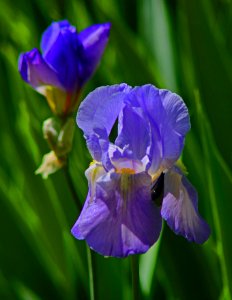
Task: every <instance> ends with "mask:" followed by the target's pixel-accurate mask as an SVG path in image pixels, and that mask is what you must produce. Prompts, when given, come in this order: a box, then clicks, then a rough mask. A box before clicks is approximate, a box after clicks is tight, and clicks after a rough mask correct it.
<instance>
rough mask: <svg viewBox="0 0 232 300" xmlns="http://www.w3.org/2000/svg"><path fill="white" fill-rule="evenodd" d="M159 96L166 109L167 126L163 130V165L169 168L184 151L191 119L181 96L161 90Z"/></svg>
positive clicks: (165, 120) (165, 119)
mask: <svg viewBox="0 0 232 300" xmlns="http://www.w3.org/2000/svg"><path fill="white" fill-rule="evenodd" d="M159 94H160V98H161V101H162V104H163V106H164V109H165V117H164V121H163V124H166V125H165V126H163V127H162V129H161V135H162V139H163V160H164V163H163V164H164V165H165V167H167V168H168V167H171V166H172V165H173V163H174V162H175V161H176V160H177V159H178V158H179V156H180V154H181V152H182V150H183V146H184V139H185V135H186V133H187V132H188V131H189V130H190V119H189V114H188V109H187V107H186V105H185V103H184V102H183V100H182V99H181V97H180V96H178V95H177V94H175V93H172V92H170V91H168V90H160V91H159ZM164 122H165V123H164Z"/></svg>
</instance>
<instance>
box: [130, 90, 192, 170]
mask: <svg viewBox="0 0 232 300" xmlns="http://www.w3.org/2000/svg"><path fill="white" fill-rule="evenodd" d="M129 98H130V105H132V106H135V107H141V108H142V110H143V115H144V118H145V119H146V120H147V122H148V123H150V126H151V132H152V143H151V148H150V159H151V161H152V163H151V167H150V174H153V173H156V172H157V170H158V169H159V168H160V166H162V167H163V169H166V168H170V167H171V166H172V165H173V163H174V162H175V161H176V160H177V159H178V158H179V156H180V154H181V151H182V149H183V145H184V137H185V134H186V133H187V131H188V130H189V129H190V121H189V115H188V110H187V107H186V105H185V104H184V102H183V100H182V99H181V97H179V96H178V95H176V94H174V93H171V92H170V91H167V90H160V89H158V88H156V87H155V86H153V85H144V86H142V87H136V88H134V89H133V90H132V92H131V93H130V97H129Z"/></svg>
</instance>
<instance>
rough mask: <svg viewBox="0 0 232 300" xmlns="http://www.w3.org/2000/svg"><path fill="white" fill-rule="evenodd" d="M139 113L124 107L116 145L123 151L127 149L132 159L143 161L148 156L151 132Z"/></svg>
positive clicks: (134, 109)
mask: <svg viewBox="0 0 232 300" xmlns="http://www.w3.org/2000/svg"><path fill="white" fill-rule="evenodd" d="M139 112H140V111H139V110H138V109H136V108H132V107H130V106H125V107H124V109H123V110H122V113H120V116H119V133H118V137H117V139H116V141H115V144H116V145H117V146H119V147H120V148H122V149H123V148H125V147H127V149H126V151H127V153H128V152H129V151H130V152H131V155H130V156H131V158H132V159H136V160H140V161H141V160H142V159H143V158H144V157H145V156H146V155H147V154H148V147H150V145H151V132H150V126H149V124H148V123H147V122H146V120H145V119H144V118H143V116H140V114H139Z"/></svg>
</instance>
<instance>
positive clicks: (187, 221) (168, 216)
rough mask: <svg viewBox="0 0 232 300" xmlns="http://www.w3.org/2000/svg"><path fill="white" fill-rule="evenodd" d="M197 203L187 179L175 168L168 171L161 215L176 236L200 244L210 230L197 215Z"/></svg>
mask: <svg viewBox="0 0 232 300" xmlns="http://www.w3.org/2000/svg"><path fill="white" fill-rule="evenodd" d="M197 202H198V197H197V192H196V190H195V189H194V187H193V186H192V185H191V184H190V182H189V181H188V180H187V178H186V177H185V176H184V175H183V174H181V172H180V170H179V169H177V168H172V169H171V170H169V171H168V172H167V173H166V174H165V176H164V199H163V204H162V209H161V215H162V217H163V218H164V219H165V220H166V221H167V223H168V225H169V227H170V228H171V229H172V230H173V231H174V232H175V233H176V234H180V235H182V236H184V237H185V238H186V239H187V240H189V241H190V242H196V243H198V244H202V243H204V242H205V241H206V240H207V239H208V237H209V235H210V228H209V226H208V224H207V223H206V222H205V221H204V220H203V219H202V218H201V216H200V215H199V213H198V208H197Z"/></svg>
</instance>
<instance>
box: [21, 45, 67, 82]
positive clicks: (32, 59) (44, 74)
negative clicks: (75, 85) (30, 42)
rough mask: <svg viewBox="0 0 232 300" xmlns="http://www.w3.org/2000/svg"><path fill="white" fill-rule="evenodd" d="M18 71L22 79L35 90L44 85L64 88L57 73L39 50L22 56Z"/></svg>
mask: <svg viewBox="0 0 232 300" xmlns="http://www.w3.org/2000/svg"><path fill="white" fill-rule="evenodd" d="M18 69H19V72H20V75H21V76H22V79H23V80H25V81H26V82H27V83H29V84H30V85H31V86H33V87H34V88H38V87H40V86H43V85H53V86H55V87H58V88H62V86H61V84H60V82H59V79H58V76H57V74H56V72H55V71H54V70H53V69H52V68H50V67H49V66H48V65H47V63H46V62H45V61H44V59H43V57H42V56H41V54H40V52H39V50H38V49H33V50H31V51H29V52H26V53H23V54H21V55H20V57H19V62H18Z"/></svg>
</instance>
